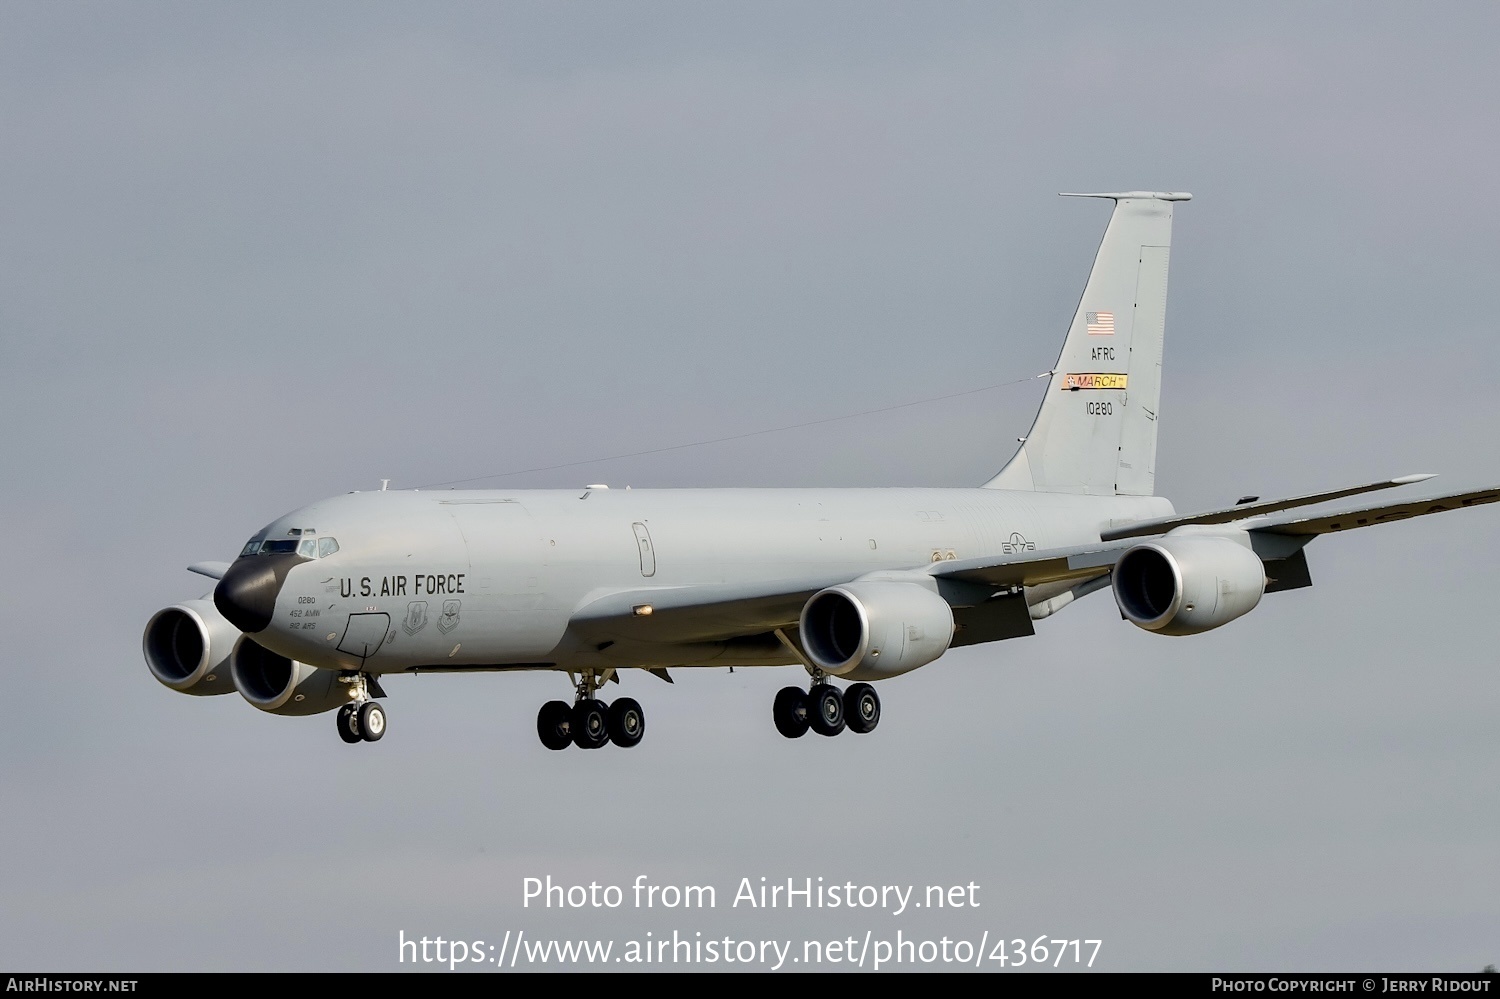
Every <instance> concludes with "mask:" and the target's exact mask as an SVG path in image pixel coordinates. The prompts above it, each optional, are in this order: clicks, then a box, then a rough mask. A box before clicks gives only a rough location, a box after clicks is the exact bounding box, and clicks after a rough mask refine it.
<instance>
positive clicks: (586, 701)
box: [536, 670, 646, 749]
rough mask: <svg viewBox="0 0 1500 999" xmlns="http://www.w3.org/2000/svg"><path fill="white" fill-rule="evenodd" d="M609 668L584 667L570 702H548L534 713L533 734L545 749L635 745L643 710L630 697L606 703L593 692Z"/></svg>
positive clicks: (609, 673) (643, 730) (643, 727)
mask: <svg viewBox="0 0 1500 999" xmlns="http://www.w3.org/2000/svg"><path fill="white" fill-rule="evenodd" d="M613 675H614V671H613V670H605V671H604V672H603V673H602V674H600V673H598V672H595V671H594V670H584V671H583V673H582V674H581V675H580V676H579V678H578V679H577V680H576V681H575V686H576V688H577V689H576V691H575V694H574V698H573V704H572V705H571V706H569V705H568V704H567V703H566V702H564V701H548V702H547V703H546V704H543V705H542V709H541V710H540V711H538V712H537V716H536V734H537V737H538V738H540V739H541V741H542V745H544V746H546V747H547V748H548V749H567V748H568V746H570V745H573V746H577V747H578V748H579V749H600V748H602V747H603V746H604V745H605V744H607V743H610V742H613V743H614V744H615V745H617V746H620V747H622V748H625V749H629V748H630V747H631V746H634V745H636V744H638V743H639V742H640V741H641V738H642V737H643V736H644V735H645V734H646V712H645V711H644V709H642V708H641V706H640V704H639V703H637V702H636V700H635V699H634V698H631V697H621V698H620V699H618V700H617V701H615V702H614V703H613V704H606V703H605V702H604V701H601V700H599V699H598V697H596V696H595V695H596V694H597V693H598V692H599V688H600V687H602V686H603V685H604V684H605V682H606V681H608V680H609V679H610V678H611V677H612V676H613Z"/></svg>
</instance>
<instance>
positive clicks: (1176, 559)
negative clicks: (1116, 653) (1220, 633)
mask: <svg viewBox="0 0 1500 999" xmlns="http://www.w3.org/2000/svg"><path fill="white" fill-rule="evenodd" d="M1113 585H1114V591H1115V602H1116V603H1117V604H1119V606H1120V613H1121V614H1124V615H1125V617H1126V618H1127V619H1128V620H1129V621H1130V622H1131V623H1132V624H1134V625H1136V626H1137V627H1140V628H1144V629H1146V630H1147V631H1154V632H1156V633H1157V634H1158V635H1197V634H1200V633H1202V632H1205V631H1211V630H1212V629H1214V628H1218V627H1220V626H1222V625H1225V624H1228V623H1229V622H1230V621H1233V620H1234V619H1235V618H1237V617H1240V616H1242V615H1244V614H1248V613H1249V612H1250V611H1252V610H1254V609H1255V605H1256V604H1258V603H1260V598H1261V595H1262V594H1263V593H1265V589H1266V571H1265V566H1264V564H1262V562H1261V560H1260V557H1259V556H1258V555H1256V554H1255V553H1254V552H1253V551H1251V550H1250V549H1249V548H1248V547H1247V546H1246V545H1244V544H1240V543H1239V542H1238V541H1236V540H1235V539H1234V538H1232V537H1226V536H1223V535H1217V536H1201V535H1199V536H1194V535H1187V536H1176V535H1175V532H1174V533H1172V534H1168V535H1167V536H1166V537H1164V538H1162V539H1161V540H1159V541H1150V542H1147V543H1145V544H1140V545H1136V546H1135V547H1133V548H1131V549H1129V550H1128V551H1126V552H1125V554H1124V555H1121V556H1120V559H1119V561H1118V562H1116V563H1115V569H1114V580H1113Z"/></svg>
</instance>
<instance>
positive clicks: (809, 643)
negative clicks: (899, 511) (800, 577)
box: [800, 580, 953, 680]
mask: <svg viewBox="0 0 1500 999" xmlns="http://www.w3.org/2000/svg"><path fill="white" fill-rule="evenodd" d="M800 627H801V633H802V645H803V648H804V649H805V650H806V652H807V656H808V658H809V659H811V660H812V661H813V663H814V664H815V665H817V666H818V668H820V669H822V670H823V672H825V673H831V674H833V675H834V676H841V677H845V678H847V679H850V680H883V679H885V678H886V677H890V676H898V675H900V674H902V673H907V672H910V671H911V670H914V669H916V668H917V667H918V666H926V665H927V664H928V663H930V662H932V661H933V660H934V659H936V658H937V657H938V656H940V655H942V654H943V653H944V652H947V651H948V643H950V642H951V641H953V609H952V608H951V607H949V606H948V602H947V601H946V600H944V599H943V598H942V597H940V596H938V595H937V594H936V593H934V592H933V591H932V590H931V589H928V588H927V587H926V586H923V585H922V584H920V583H907V582H898V581H890V580H855V581H854V582H852V583H845V584H844V585H842V586H830V587H829V588H828V589H826V590H821V591H819V592H817V593H815V594H813V596H812V598H811V599H810V600H808V601H807V604H806V605H805V606H804V607H803V608H802V619H801V622H800Z"/></svg>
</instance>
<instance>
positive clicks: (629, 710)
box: [609, 697, 646, 749]
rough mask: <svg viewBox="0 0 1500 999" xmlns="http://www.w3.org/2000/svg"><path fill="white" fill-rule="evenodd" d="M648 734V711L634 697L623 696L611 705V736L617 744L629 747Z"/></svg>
mask: <svg viewBox="0 0 1500 999" xmlns="http://www.w3.org/2000/svg"><path fill="white" fill-rule="evenodd" d="M645 734H646V712H644V711H642V710H641V706H640V705H639V704H637V703H636V701H635V699H634V698H630V697H622V698H620V699H619V700H617V701H615V702H614V703H613V704H611V705H610V706H609V737H610V740H611V741H613V742H614V744H615V745H616V746H621V747H623V748H625V749H629V748H630V747H631V746H634V745H635V744H636V743H638V742H640V741H641V736H643V735H645Z"/></svg>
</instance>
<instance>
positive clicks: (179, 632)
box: [141, 598, 240, 694]
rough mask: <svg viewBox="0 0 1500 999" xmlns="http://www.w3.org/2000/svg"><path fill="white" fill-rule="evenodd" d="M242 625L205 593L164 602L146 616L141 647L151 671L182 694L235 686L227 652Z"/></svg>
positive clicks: (215, 691) (228, 689)
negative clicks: (168, 603)
mask: <svg viewBox="0 0 1500 999" xmlns="http://www.w3.org/2000/svg"><path fill="white" fill-rule="evenodd" d="M239 637H240V630H239V629H238V628H236V627H235V626H234V625H232V624H230V623H229V622H228V621H226V620H224V616H223V615H222V614H220V613H219V609H218V608H217V607H215V606H214V604H213V601H212V600H209V599H207V598H203V599H199V600H184V601H183V602H182V603H180V604H174V605H172V606H171V607H165V608H163V609H161V610H159V611H157V612H156V613H155V614H153V615H152V617H151V620H150V621H147V622H146V631H145V633H144V634H143V635H142V636H141V648H142V649H143V651H144V652H145V653H146V665H147V666H149V667H150V668H151V675H152V676H154V677H156V678H157V679H158V680H160V681H161V682H162V683H164V684H166V685H167V686H168V687H171V688H172V689H173V690H178V691H181V692H182V693H184V694H228V693H230V692H232V691H233V690H234V681H233V680H232V679H231V678H230V675H229V663H228V662H227V660H228V659H229V654H230V652H232V651H233V650H234V643H235V641H236V640H238V639H239Z"/></svg>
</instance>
